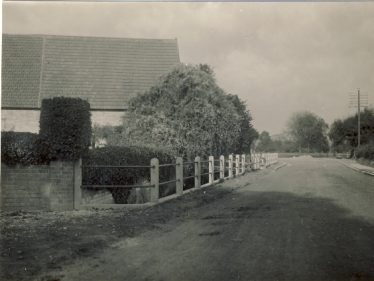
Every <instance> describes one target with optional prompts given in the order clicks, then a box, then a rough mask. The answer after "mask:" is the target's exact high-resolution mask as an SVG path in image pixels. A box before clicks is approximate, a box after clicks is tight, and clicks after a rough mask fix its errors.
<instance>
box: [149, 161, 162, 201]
mask: <svg viewBox="0 0 374 281" xmlns="http://www.w3.org/2000/svg"><path fill="white" fill-rule="evenodd" d="M159 174H160V173H159V162H158V159H157V158H153V159H152V160H151V184H152V185H153V187H152V188H151V201H152V202H154V203H157V202H158V199H159V197H160V192H159V189H160V186H159V183H160V182H159Z"/></svg>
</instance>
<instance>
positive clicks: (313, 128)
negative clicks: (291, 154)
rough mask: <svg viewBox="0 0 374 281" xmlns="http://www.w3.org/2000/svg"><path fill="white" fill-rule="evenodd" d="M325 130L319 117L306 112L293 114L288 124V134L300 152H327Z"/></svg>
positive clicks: (326, 127)
mask: <svg viewBox="0 0 374 281" xmlns="http://www.w3.org/2000/svg"><path fill="white" fill-rule="evenodd" d="M327 129H328V125H327V124H326V122H325V121H324V120H323V119H322V118H321V117H318V116H317V115H315V114H314V113H311V112H308V111H305V112H298V113H295V114H294V115H293V116H292V117H291V119H290V120H289V123H288V132H289V134H290V136H291V138H292V140H293V141H294V142H295V144H296V145H297V146H298V147H299V151H300V152H301V151H306V152H308V153H309V152H327V151H328V150H329V144H328V139H327Z"/></svg>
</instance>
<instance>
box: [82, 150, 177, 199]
mask: <svg viewBox="0 0 374 281" xmlns="http://www.w3.org/2000/svg"><path fill="white" fill-rule="evenodd" d="M152 158H158V160H159V162H160V164H165V163H175V158H174V157H173V156H172V155H171V154H169V153H168V152H167V151H165V150H163V149H155V148H149V147H137V146H129V147H115V146H107V147H102V148H97V149H93V150H90V151H89V152H88V154H87V155H86V156H85V157H84V158H83V166H91V165H111V166H120V165H121V166H124V165H135V166H138V165H145V166H146V165H149V164H150V161H151V159H152ZM171 179H175V167H174V166H172V167H165V168H164V167H162V168H160V182H163V181H168V180H171ZM144 180H148V181H149V180H150V169H149V168H89V167H86V168H83V184H84V185H116V184H118V185H133V184H141V183H142V182H143V181H144ZM165 188H166V187H164V186H161V187H160V196H163V195H164V193H168V191H167V190H165ZM109 190H110V191H111V192H112V195H113V198H114V201H115V203H127V199H128V197H129V195H130V191H131V189H123V188H110V189H109ZM165 195H166V194H165Z"/></svg>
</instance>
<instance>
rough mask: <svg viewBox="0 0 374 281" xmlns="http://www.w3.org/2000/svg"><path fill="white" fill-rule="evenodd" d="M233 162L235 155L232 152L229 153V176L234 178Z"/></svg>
mask: <svg viewBox="0 0 374 281" xmlns="http://www.w3.org/2000/svg"><path fill="white" fill-rule="evenodd" d="M232 162H233V156H232V154H230V155H229V178H232V177H233V175H232Z"/></svg>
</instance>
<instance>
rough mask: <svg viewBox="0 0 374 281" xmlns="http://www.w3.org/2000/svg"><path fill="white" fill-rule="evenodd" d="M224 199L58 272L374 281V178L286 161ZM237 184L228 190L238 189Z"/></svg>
mask: <svg viewBox="0 0 374 281" xmlns="http://www.w3.org/2000/svg"><path fill="white" fill-rule="evenodd" d="M281 160H282V161H284V162H286V163H287V165H286V166H284V167H283V168H281V169H279V170H276V171H275V170H274V169H272V168H270V169H268V171H267V172H266V174H265V175H263V176H261V177H258V178H257V179H255V180H254V179H253V174H251V173H250V174H248V175H244V176H242V177H241V178H240V179H239V178H238V179H235V180H233V182H234V181H237V180H240V182H241V187H240V188H237V189H235V190H233V191H232V192H230V193H227V194H225V196H223V197H222V198H219V199H217V200H215V201H214V202H211V203H209V204H205V205H202V206H199V207H198V208H195V209H193V210H189V211H188V213H186V214H183V216H180V217H176V218H175V219H173V220H171V221H168V222H165V223H164V224H161V225H160V227H159V228H158V229H155V230H152V231H148V232H145V233H143V234H141V235H140V236H136V237H132V238H126V239H122V240H120V241H119V242H116V243H115V244H113V245H112V246H111V247H109V248H107V249H105V250H104V251H102V252H101V253H99V254H97V255H95V256H93V257H87V258H83V259H79V260H76V261H75V262H74V263H73V264H71V265H69V266H66V267H64V268H63V269H62V270H60V271H58V272H55V273H54V274H55V276H59V277H58V278H61V280H103V281H104V280H121V281H122V280H157V281H161V280H164V281H166V280H181V281H183V280H185V281H189V280H191V281H192V280H196V281H200V280H214V281H219V280H225V281H228V280H251V281H252V280H253V281H255V280H261V281H267V280H269V281H276V280H279V281H280V280H287V281H291V280H295V281H304V280H305V281H342V280H347V281H350V280H374V177H371V176H369V175H364V174H360V173H358V172H356V171H353V170H351V169H349V168H347V167H346V166H344V165H342V164H341V163H339V160H335V159H315V158H308V157H300V158H294V159H281ZM229 186H230V181H227V182H226V183H224V184H223V186H221V187H210V188H229Z"/></svg>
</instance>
